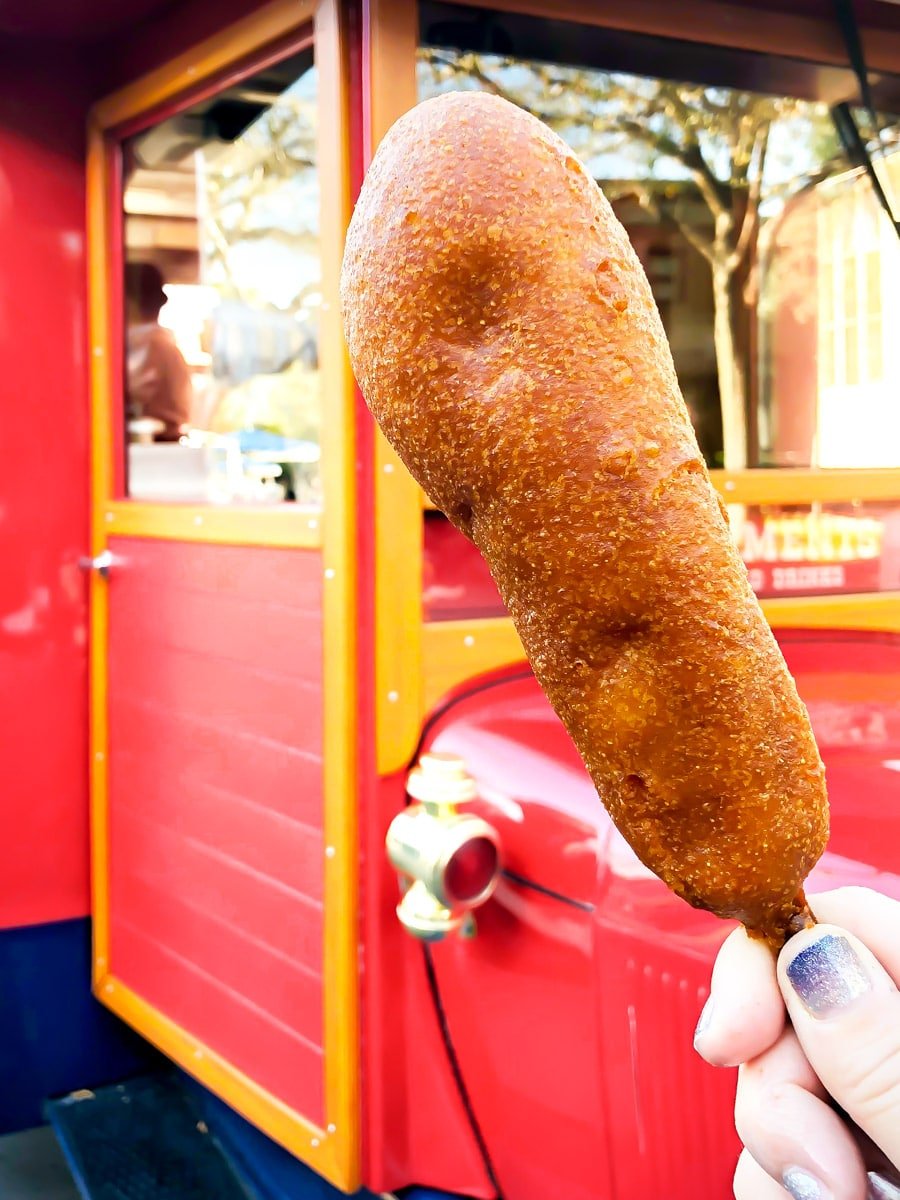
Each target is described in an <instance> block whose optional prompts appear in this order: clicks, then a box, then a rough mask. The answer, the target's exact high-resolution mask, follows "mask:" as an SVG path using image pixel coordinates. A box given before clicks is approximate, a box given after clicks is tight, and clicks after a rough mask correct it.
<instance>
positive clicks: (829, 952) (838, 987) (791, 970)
mask: <svg viewBox="0 0 900 1200" xmlns="http://www.w3.org/2000/svg"><path fill="white" fill-rule="evenodd" d="M786 974H787V977H788V979H789V980H790V982H791V984H792V986H793V988H794V991H795V992H796V993H797V995H798V996H799V997H800V999H801V1000H802V1001H803V1003H804V1005H805V1006H806V1008H807V1010H808V1011H809V1012H810V1013H812V1015H813V1016H814V1017H831V1016H834V1014H835V1013H838V1012H840V1011H841V1010H842V1009H844V1008H846V1007H847V1005H848V1004H850V1003H852V1001H854V1000H856V999H858V997H860V996H862V995H864V994H865V993H866V992H867V991H868V990H869V987H870V984H869V977H868V975H867V974H866V971H865V967H864V966H863V965H862V962H861V961H860V959H859V955H858V954H857V953H856V951H855V950H854V949H853V947H852V946H851V945H850V943H849V942H848V941H847V939H846V938H845V937H841V936H840V935H839V934H834V933H826V934H825V935H824V937H820V938H819V940H818V941H816V942H812V943H811V944H810V945H809V946H806V947H804V949H802V950H801V951H800V953H799V954H798V955H797V957H796V958H794V959H792V961H791V962H790V963H789V964H788V966H787V970H786Z"/></svg>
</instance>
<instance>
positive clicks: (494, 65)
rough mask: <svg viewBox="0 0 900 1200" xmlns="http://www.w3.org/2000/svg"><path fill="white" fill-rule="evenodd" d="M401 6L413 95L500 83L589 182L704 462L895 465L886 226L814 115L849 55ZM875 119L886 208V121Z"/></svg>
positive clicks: (842, 82) (899, 173)
mask: <svg viewBox="0 0 900 1200" xmlns="http://www.w3.org/2000/svg"><path fill="white" fill-rule="evenodd" d="M420 13H421V42H422V44H421V46H420V49H419V62H418V72H419V74H418V79H419V94H420V96H421V97H422V98H425V97H427V96H431V95H435V94H438V93H441V92H444V91H449V90H453V89H459V88H463V89H466V88H475V89H488V90H490V91H492V92H495V93H498V94H500V95H502V96H505V97H506V98H508V99H510V100H512V101H513V102H514V103H516V104H519V105H521V106H522V107H525V108H527V109H529V110H530V111H532V112H533V113H535V115H537V116H539V117H540V118H542V119H543V120H545V121H546V122H547V123H548V124H549V125H550V126H551V127H552V128H553V129H555V130H556V131H557V132H558V133H559V134H560V135H561V136H562V137H563V138H564V139H565V140H566V141H567V142H568V143H569V145H570V146H571V147H572V149H573V150H574V151H575V152H576V153H578V154H579V155H580V157H581V158H582V160H583V162H584V163H585V165H586V166H587V168H588V170H589V171H590V173H591V174H592V175H593V177H594V178H595V179H596V180H597V182H598V183H599V185H600V186H601V187H602V189H603V191H604V192H605V194H606V196H607V198H608V199H609V200H610V202H611V203H612V205H613V208H614V210H615V212H616V213H617V215H618V217H619V219H620V220H621V221H622V223H623V224H624V225H625V227H626V229H627V230H628V232H629V234H630V236H631V240H632V243H633V245H634V247H635V250H636V251H637V254H638V256H639V257H640V258H641V260H642V262H643V264H644V267H645V269H646V271H647V275H648V278H649V280H650V283H651V286H652V288H653V290H654V294H655V296H656V299H657V304H658V307H659V310H660V315H661V317H662V320H663V324H664V326H665V329H666V333H667V335H668V338H669V342H670V345H671V348H672V353H673V357H674V359H675V365H676V369H677V371H678V376H679V380H680V383H681V387H682V391H683V393H684V397H685V401H686V402H687V406H688V409H689V411H690V413H691V416H692V418H693V420H694V424H695V428H696V431H697V435H698V440H699V442H700V447H701V450H702V451H703V453H704V455H705V457H706V460H707V462H708V463H709V465H710V466H712V467H723V466H724V467H728V468H732V469H738V468H741V467H744V466H761V467H779V466H786V467H808V466H833V467H874V466H900V404H898V403H897V399H896V398H897V396H898V395H900V339H897V338H893V339H891V338H890V337H886V336H885V322H884V320H883V316H882V314H883V312H884V311H885V309H887V308H889V306H890V305H891V304H892V303H893V304H896V303H897V302H898V301H900V296H898V295H897V294H896V291H889V290H888V286H889V287H890V288H891V289H896V288H897V287H898V286H900V285H898V284H895V283H894V282H893V281H895V280H900V242H898V239H897V237H896V234H895V233H894V231H893V230H892V229H891V227H890V224H889V222H888V221H887V218H886V217H885V216H884V214H883V213H882V212H881V210H880V208H879V206H878V204H877V202H876V199H875V197H874V195H873V194H872V190H871V188H870V186H869V184H868V181H867V179H866V177H865V174H864V173H863V172H861V171H859V170H857V169H855V168H852V167H851V165H850V164H849V163H848V161H847V159H846V157H845V155H844V153H843V151H842V149H841V143H840V140H839V138H838V136H837V133H836V131H835V127H834V125H833V122H832V120H831V116H830V110H829V107H828V105H829V104H833V103H835V102H836V101H838V100H843V99H850V100H851V101H852V100H853V99H854V98H855V96H856V93H857V84H856V82H855V80H854V78H853V76H852V73H851V72H849V71H846V72H841V71H837V70H832V71H828V72H823V71H822V70H820V69H819V68H818V67H816V66H815V64H808V63H802V62H796V61H793V60H789V59H776V58H775V57H774V56H770V57H767V56H761V55H752V54H747V53H739V52H736V51H731V50H724V49H719V48H711V47H704V46H699V45H690V44H687V43H679V42H677V41H674V40H668V39H664V38H650V37H645V36H638V35H632V34H624V33H621V32H619V31H614V30H608V29H600V28H596V29H593V28H587V27H576V26H574V25H569V24H566V23H564V22H561V21H550V20H542V21H537V20H536V19H533V18H528V17H524V16H520V15H514V14H500V13H491V14H481V15H480V16H479V15H478V14H473V12H472V11H471V10H460V9H454V8H453V6H450V5H446V4H442V3H425V4H423V5H422V6H421V8H420ZM826 77H827V80H826ZM826 86H827V88H828V92H827V95H826V94H825V93H824V92H823V91H822V89H823V88H825V87H826ZM767 88H768V89H769V90H766V89H767ZM881 124H882V128H881V131H880V133H881V141H882V144H883V146H884V149H885V161H884V163H883V164H880V165H879V170H881V171H882V172H883V173H884V174H885V177H886V178H887V177H889V178H890V179H892V180H893V181H894V188H893V192H894V195H895V197H896V201H895V203H896V204H897V207H898V210H900V120H898V119H897V118H895V117H884V118H882V122H881ZM861 128H862V131H863V134H864V135H865V136H868V137H870V138H871V139H872V144H873V145H874V143H875V138H874V136H873V131H872V130H871V129H869V128H868V126H867V125H866V124H865V122H863V123H862V125H861ZM714 275H715V276H716V277H718V278H719V280H720V281H722V280H724V282H720V286H718V287H717V288H714V287H713V278H714ZM717 316H718V317H719V318H720V319H719V320H718V321H716V317H717ZM722 318H724V319H722Z"/></svg>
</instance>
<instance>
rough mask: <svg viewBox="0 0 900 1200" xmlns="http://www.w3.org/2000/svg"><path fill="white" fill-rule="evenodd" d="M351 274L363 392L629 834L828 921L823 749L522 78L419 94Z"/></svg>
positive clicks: (609, 227) (690, 437)
mask: <svg viewBox="0 0 900 1200" xmlns="http://www.w3.org/2000/svg"><path fill="white" fill-rule="evenodd" d="M342 298H343V305H344V319H345V327H346V333H347V340H348V343H349V346H350V353H351V359H352V363H353V368H354V371H355V373H356V376H357V379H358V380H359V382H360V385H361V387H362V390H363V393H364V395H365V397H366V400H367V402H368V404H369V407H370V408H371V410H372V413H373V414H374V416H375V418H376V420H377V421H378V423H379V425H380V426H381V428H382V430H383V431H384V433H385V435H386V436H387V438H388V440H389V441H390V442H391V443H392V444H393V446H394V447H395V448H396V450H397V452H398V454H399V455H400V457H401V458H402V460H403V462H404V463H405V464H406V466H407V467H408V468H409V470H410V471H411V472H412V474H413V475H414V476H415V477H416V479H417V480H418V481H419V482H420V484H421V485H422V487H423V488H424V489H425V491H426V492H427V494H428V495H429V496H430V497H431V499H432V500H433V501H434V503H435V504H436V505H437V506H438V507H439V508H441V509H442V510H443V511H444V512H445V513H446V514H447V516H448V517H449V519H450V520H451V521H452V522H453V523H454V525H456V526H457V527H458V528H459V529H460V530H462V532H463V533H465V534H466V535H467V536H468V537H469V538H471V540H472V541H473V542H474V543H475V545H476V546H477V547H478V548H479V550H480V551H481V552H482V554H483V555H484V557H485V559H486V560H487V562H488V565H489V566H490V569H491V572H492V574H493V576H494V579H495V580H496V582H497V585H498V587H499V589H500V593H501V595H502V596H503V599H504V601H505V603H506V606H507V608H508V610H509V612H510V615H511V617H512V620H513V622H514V623H515V626H516V629H517V630H518V633H519V635H520V637H521V639H522V643H523V645H524V647H525V651H526V654H527V655H528V659H529V661H530V663H531V666H532V668H533V670H534V672H535V675H536V676H537V678H538V680H539V681H540V683H541V685H542V687H543V688H544V690H545V692H546V694H547V696H548V697H549V700H550V702H551V704H552V705H553V707H554V708H555V710H556V712H557V713H558V714H559V716H560V717H561V719H562V720H563V722H564V724H565V726H566V728H567V729H568V731H569V733H570V734H571V736H572V738H573V740H574V741H575V744H576V745H577V747H578V749H579V751H580V753H581V755H582V757H583V759H584V761H585V764H586V765H587V768H588V771H589V772H590V775H591V778H592V779H593V782H594V784H595V786H596V788H597V791H598V793H599V795H600V798H601V799H602V801H603V803H604V804H605V805H606V807H607V809H608V810H609V812H610V814H611V816H612V818H613V820H614V821H615V823H616V825H617V826H618V828H619V829H620V830H621V832H622V834H623V835H624V836H625V838H626V839H627V840H628V841H629V843H630V844H631V846H632V847H633V848H634V850H635V852H636V853H637V855H638V857H639V858H640V859H641V860H642V861H643V862H644V863H645V864H646V865H647V866H648V867H650V868H651V870H653V871H654V872H655V873H656V874H657V875H659V876H660V878H662V879H663V880H664V881H665V882H666V883H667V884H668V885H669V887H671V888H672V889H673V890H674V891H675V892H677V893H678V895H679V896H682V897H683V898H684V899H685V900H687V901H688V902H689V903H690V904H692V905H695V906H697V907H700V908H706V909H709V910H711V911H712V912H714V913H718V914H719V915H720V916H722V917H734V918H737V919H739V920H740V921H742V922H743V923H744V924H745V925H746V926H747V928H748V929H749V930H751V931H752V932H754V933H756V934H758V935H760V936H762V937H765V938H767V939H768V940H769V941H770V942H771V943H772V944H773V945H779V944H780V943H781V942H782V941H783V940H784V938H785V937H786V936H787V935H788V933H789V932H790V931H792V930H793V928H795V927H796V926H797V925H802V924H803V923H804V921H807V920H810V919H811V917H810V914H809V910H808V908H807V907H806V903H805V900H804V897H803V891H802V884H803V881H804V879H805V877H806V875H807V873H808V872H809V870H810V869H811V867H812V866H813V864H814V863H815V862H816V860H817V859H818V857H819V856H820V854H821V853H822V850H823V848H824V845H825V841H826V838H827V831H828V811H827V800H826V793H825V782H824V771H823V767H822V763H821V761H820V758H819V754H818V751H817V749H816V745H815V741H814V739H813V735H812V731H811V729H810V725H809V721H808V718H807V714H806V710H805V709H804V707H803V704H802V703H801V701H800V699H799V697H798V695H797V691H796V688H795V686H794V682H793V680H792V679H791V677H790V675H789V673H788V671H787V668H786V666H785V663H784V660H783V658H782V656H781V652H780V650H779V648H778V646H777V644H776V642H775V639H774V638H773V636H772V634H771V632H770V630H769V628H768V626H767V624H766V622H765V620H764V618H763V616H762V613H761V611H760V608H759V605H758V603H757V601H756V598H755V597H754V595H753V593H752V592H751V590H750V586H749V584H748V580H747V573H746V570H745V568H744V566H743V563H742V562H741V560H740V558H739V556H738V554H737V551H736V549H735V547H734V544H733V541H732V539H731V537H730V535H729V531H728V527H727V520H726V516H725V513H724V509H723V507H722V504H721V502H720V501H719V499H718V497H717V495H716V493H715V491H714V490H713V488H712V486H711V484H710V481H709V477H708V475H707V471H706V468H705V466H704V463H703V461H702V459H701V457H700V453H699V450H698V447H697V441H696V438H695V436H694V432H693V429H692V427H691V423H690V420H689V417H688V414H687V410H686V408H685V405H684V402H683V400H682V398H681V394H680V391H679V387H678V382H677V380H676V378H675V372H674V368H673V365H672V358H671V354H670V352H669V347H668V344H667V341H666V336H665V333H664V331H663V328H662V324H661V322H660V319H659V315H658V313H657V309H656V305H655V303H654V300H653V296H652V294H651V291H650V287H649V285H648V283H647V280H646V277H645V275H644V272H643V270H642V268H641V266H640V263H639V262H638V259H637V257H636V255H635V253H634V251H633V249H632V247H631V245H630V243H629V241H628V237H627V235H626V233H625V231H624V230H623V229H622V227H621V225H620V224H619V222H618V221H617V220H616V218H615V216H614V215H613V212H612V210H611V208H610V206H609V204H608V203H607V201H606V199H605V198H604V197H603V195H602V194H601V192H600V190H599V189H598V187H597V186H596V184H595V183H594V182H593V180H592V179H591V178H590V177H589V176H588V174H587V173H586V171H585V170H584V168H583V167H582V165H581V163H580V162H579V161H578V160H577V159H576V157H575V156H574V155H573V153H572V152H571V150H570V149H569V148H568V147H567V146H566V145H565V143H564V142H563V141H562V140H561V139H560V138H558V137H557V136H556V135H555V134H554V133H552V132H551V131H550V130H548V129H547V128H546V127H545V126H544V125H542V124H541V123H540V122H539V121H537V120H536V119H535V118H533V117H532V116H530V115H529V114H527V113H525V112H523V111H521V110H520V109H518V108H516V107H514V106H513V105H511V104H508V103H507V102H506V101H503V100H500V99H498V98H496V97H493V96H489V95H483V94H480V93H452V94H449V95H445V96H442V97H440V98H438V99H435V100H429V101H426V102H425V103H423V104H420V105H419V106H418V107H417V108H415V109H413V110H412V111H411V112H410V113H407V114H406V115H405V116H404V117H402V118H401V119H400V120H399V121H398V122H397V124H396V125H395V126H394V128H393V129H392V130H391V132H390V133H389V134H388V136H387V137H386V138H385V140H384V142H383V143H382V145H381V147H380V148H379V150H378V153H377V155H376V156H375V160H374V162H373V164H372V166H371V169H370V170H369V172H368V175H367V177H366V180H365V184H364V187H363V189H362V194H361V196H360V198H359V203H358V204H357V207H356V211H355V213H354V216H353V220H352V222H351V225H350V230H349V234H348V238H347V246H346V253H345V258H344V269H343V276H342Z"/></svg>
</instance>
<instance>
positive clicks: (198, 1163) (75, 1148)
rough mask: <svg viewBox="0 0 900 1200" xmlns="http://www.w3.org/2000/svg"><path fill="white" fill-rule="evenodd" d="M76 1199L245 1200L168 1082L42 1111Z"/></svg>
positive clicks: (194, 1114)
mask: <svg viewBox="0 0 900 1200" xmlns="http://www.w3.org/2000/svg"><path fill="white" fill-rule="evenodd" d="M47 1119H48V1120H49V1121H50V1123H51V1125H52V1126H53V1128H54V1130H55V1131H56V1135H57V1137H58V1139H59V1142H60V1145H61V1146H62V1148H63V1152H64V1153H65V1156H66V1159H67V1160H68V1163H69V1167H70V1169H71V1171H72V1174H73V1176H74V1177H75V1182H76V1184H77V1186H78V1189H79V1191H80V1193H81V1195H82V1197H83V1198H84V1200H251V1197H250V1193H249V1192H248V1191H247V1190H246V1189H245V1188H244V1186H243V1185H242V1183H241V1181H240V1179H239V1178H238V1176H237V1175H236V1174H235V1172H234V1170H233V1169H232V1167H231V1164H230V1162H229V1161H228V1159H227V1157H226V1156H225V1154H224V1153H223V1152H222V1150H221V1148H220V1147H219V1145H218V1143H217V1142H216V1141H215V1139H214V1138H213V1137H212V1136H211V1135H210V1132H209V1130H208V1128H207V1126H206V1124H205V1123H204V1121H203V1120H202V1118H201V1117H200V1115H199V1113H198V1111H197V1109H196V1108H195V1106H194V1102H193V1100H192V1098H191V1097H190V1095H189V1094H188V1093H187V1091H186V1090H185V1089H184V1088H183V1087H182V1086H181V1085H180V1083H179V1081H178V1079H177V1077H176V1076H172V1075H168V1074H163V1075H153V1076H143V1077H141V1078H139V1079H135V1080H131V1081H129V1082H128V1083H123V1084H118V1085H116V1086H114V1087H105V1088H100V1089H98V1090H97V1091H82V1092H74V1093H73V1094H72V1095H71V1096H66V1097H65V1098H64V1099H62V1100H54V1101H52V1102H50V1103H49V1104H48V1105H47Z"/></svg>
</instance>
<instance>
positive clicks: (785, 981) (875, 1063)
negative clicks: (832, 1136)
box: [778, 925, 900, 1163]
mask: <svg viewBox="0 0 900 1200" xmlns="http://www.w3.org/2000/svg"><path fill="white" fill-rule="evenodd" d="M882 937H883V932H882ZM867 940H870V941H871V940H875V939H874V933H873V932H872V931H868V932H867ZM778 981H779V984H780V987H781V990H782V994H783V995H784V999H785V1003H786V1004H787V1008H788V1012H789V1014H790V1017H791V1021H792V1024H793V1026H794V1029H795V1031H796V1034H797V1038H798V1041H799V1043H800V1045H801V1046H802V1048H803V1052H804V1053H805V1055H806V1057H807V1059H808V1060H809V1063H810V1065H811V1067H812V1069H813V1071H815V1073H816V1075H817V1076H818V1077H819V1079H821V1081H822V1083H823V1084H824V1085H825V1087H826V1088H827V1090H828V1091H829V1092H830V1093H831V1095H832V1096H833V1097H834V1098H835V1100H836V1101H837V1102H838V1103H839V1104H840V1105H841V1106H842V1108H844V1109H845V1111H846V1112H847V1113H848V1114H849V1115H850V1117H851V1118H852V1119H853V1120H854V1121H855V1122H856V1124H857V1125H859V1126H860V1128H861V1129H862V1130H863V1131H864V1132H865V1133H867V1134H868V1135H869V1137H871V1138H872V1140H873V1141H874V1142H875V1143H876V1145H878V1146H880V1147H881V1149H882V1150H883V1151H884V1153H885V1154H886V1155H887V1157H888V1158H889V1159H890V1160H891V1162H894V1163H896V1162H900V993H898V991H897V988H896V985H895V984H894V981H893V979H892V978H891V977H890V975H888V973H887V971H885V970H884V968H883V967H882V966H881V964H880V963H879V962H878V960H877V959H876V958H875V956H874V954H872V953H871V951H869V950H868V949H867V948H866V947H865V946H864V945H863V944H862V942H860V941H859V940H858V938H856V937H854V936H853V935H852V934H851V933H849V932H847V931H845V930H844V929H842V928H840V927H838V926H834V925H817V926H816V927H815V928H813V929H808V930H805V931H804V932H803V933H799V934H797V935H796V936H795V937H793V938H792V939H791V940H790V942H788V944H787V946H786V947H785V949H784V950H783V951H782V952H781V955H780V957H779V961H778Z"/></svg>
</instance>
